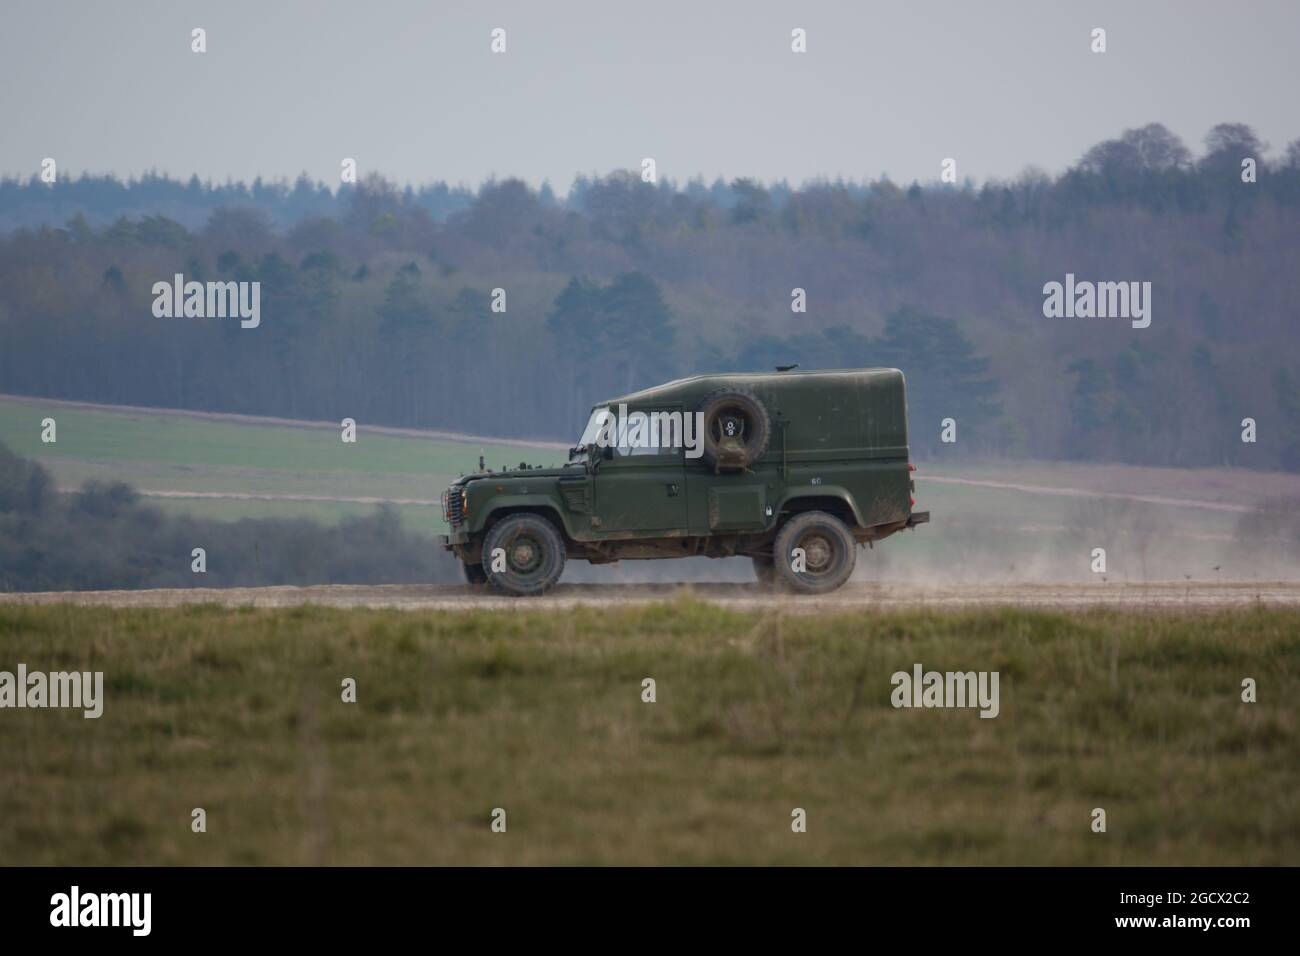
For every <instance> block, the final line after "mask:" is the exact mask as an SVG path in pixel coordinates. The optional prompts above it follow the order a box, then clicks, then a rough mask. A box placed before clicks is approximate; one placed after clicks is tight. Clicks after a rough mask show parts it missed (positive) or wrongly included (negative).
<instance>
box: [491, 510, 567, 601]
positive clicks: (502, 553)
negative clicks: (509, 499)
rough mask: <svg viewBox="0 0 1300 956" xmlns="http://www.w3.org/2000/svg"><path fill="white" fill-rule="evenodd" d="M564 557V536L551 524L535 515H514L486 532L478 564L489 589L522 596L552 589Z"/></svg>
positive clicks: (562, 566)
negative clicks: (481, 560)
mask: <svg viewBox="0 0 1300 956" xmlns="http://www.w3.org/2000/svg"><path fill="white" fill-rule="evenodd" d="M564 557H565V553H564V538H562V537H561V536H560V533H559V532H558V531H557V530H555V525H553V524H551V523H550V522H549V521H547V520H546V519H545V518H542V517H539V516H538V515H532V514H517V515H509V516H508V517H505V518H502V519H501V520H500V521H498V522H497V523H496V524H494V525H493V526H492V529H491V530H490V531H489V532H488V533H487V536H486V537H485V538H484V539H483V563H482V564H481V565H480V567H482V568H483V571H484V574H485V575H486V576H487V583H488V585H489V586H490V587H491V588H492V589H493V590H496V591H500V592H501V593H502V594H510V595H515V596H518V597H524V596H530V595H536V594H545V593H546V592H547V591H549V590H550V589H551V588H553V587H554V586H555V582H556V581H558V580H560V575H561V574H563V573H564ZM494 567H495V568H501V570H499V571H498V570H494Z"/></svg>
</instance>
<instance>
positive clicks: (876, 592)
mask: <svg viewBox="0 0 1300 956" xmlns="http://www.w3.org/2000/svg"><path fill="white" fill-rule="evenodd" d="M685 594H689V595H691V596H693V597H695V598H698V599H700V600H705V601H711V602H713V603H716V604H720V605H723V606H727V607H735V608H737V609H764V610H769V609H770V610H775V609H780V610H781V611H785V612H791V613H797V614H798V613H813V612H817V611H846V610H876V609H881V608H919V607H930V608H953V607H969V606H984V607H988V606H1016V607H1049V608H1051V607H1055V608H1062V609H1080V608H1089V607H1125V608H1133V609H1151V610H1185V609H1197V610H1202V609H1207V608H1221V607H1244V606H1249V605H1252V604H1255V603H1263V604H1268V605H1292V606H1300V582H1267V583H1246V584H1241V583H1230V584H1229V583H1225V584H1215V583H1212V582H1205V581H1192V582H1165V583H1158V584H1146V585H1124V584H1115V583H1109V584H1083V585H1081V584H997V585H951V586H944V587H933V586H913V585H904V584H853V585H849V586H847V587H845V588H843V589H841V590H840V591H837V592H836V593H834V594H831V595H828V596H826V597H817V598H812V597H792V596H789V595H772V594H769V593H765V592H762V591H760V590H759V589H758V588H757V586H756V585H751V584H734V583H728V584H722V583H716V584H715V583H696V584H694V585H690V586H686V585H666V584H568V585H565V584H562V585H560V586H559V587H557V588H556V589H555V590H554V591H553V592H552V593H551V594H549V595H547V596H546V597H543V598H532V599H512V598H503V597H497V596H493V595H490V594H481V593H480V594H470V593H469V592H468V591H466V589H465V588H463V587H459V586H454V585H406V584H396V585H381V586H372V585H322V586H318V587H301V588H297V587H267V588H229V589H216V588H175V589H159V590H149V591H54V592H45V593H38V594H0V603H11V604H13V603H17V604H57V603H71V604H88V605H102V606H105V607H174V606H176V605H180V604H199V603H216V604H223V605H226V606H227V607H247V606H252V607H293V606H296V605H302V604H319V605H323V606H328V607H344V608H346V607H373V608H399V609H403V610H443V611H458V610H469V609H475V608H491V609H500V610H510V611H524V610H555V609H561V608H568V607H573V606H575V605H628V604H645V603H656V602H661V601H665V600H671V599H673V598H674V597H677V596H679V595H685Z"/></svg>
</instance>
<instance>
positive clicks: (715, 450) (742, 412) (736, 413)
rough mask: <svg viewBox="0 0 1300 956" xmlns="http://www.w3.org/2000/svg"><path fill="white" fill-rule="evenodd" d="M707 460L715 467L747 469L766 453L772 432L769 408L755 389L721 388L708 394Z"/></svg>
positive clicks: (704, 410) (704, 407) (703, 406)
mask: <svg viewBox="0 0 1300 956" xmlns="http://www.w3.org/2000/svg"><path fill="white" fill-rule="evenodd" d="M699 410H700V412H701V413H702V414H703V416H704V442H703V445H704V453H703V455H702V456H701V457H702V458H703V459H704V463H705V464H706V465H708V466H709V467H711V468H713V469H714V470H715V471H743V470H744V469H746V468H748V467H749V466H750V465H752V464H754V462H756V461H758V460H759V459H760V458H762V457H763V453H764V452H766V451H767V443H768V441H769V440H770V438H771V435H772V422H771V419H770V418H769V417H768V414H767V409H766V408H765V407H764V406H763V403H762V402H760V401H759V400H758V396H757V395H755V394H754V393H753V392H750V391H746V390H745V389H743V388H721V389H718V391H716V392H712V393H711V394H709V395H707V396H705V398H704V402H703V403H702V404H701V405H700V408H699Z"/></svg>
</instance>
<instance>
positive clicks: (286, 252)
mask: <svg viewBox="0 0 1300 956" xmlns="http://www.w3.org/2000/svg"><path fill="white" fill-rule="evenodd" d="M1247 158H1250V159H1253V160H1254V161H1255V162H1256V164H1257V171H1256V181H1254V182H1244V181H1243V169H1242V163H1243V160H1244V159H1247ZM938 168H939V167H938V162H937V160H936V173H937V172H938ZM175 273H182V274H183V275H184V276H185V278H186V279H187V280H197V281H212V280H220V281H227V280H236V281H260V282H261V324H260V326H259V327H258V328H256V329H241V328H240V325H239V322H238V320H232V319H215V318H205V319H196V318H189V319H185V318H165V319H164V318H156V317H155V316H154V314H153V311H152V303H153V298H154V296H153V293H152V291H151V290H152V287H153V284H154V283H155V282H159V281H168V282H170V281H171V279H172V276H173V275H174V274H175ZM1067 273H1072V274H1074V275H1075V276H1076V277H1078V278H1079V279H1080V280H1091V281H1139V282H1140V281H1149V282H1151V284H1152V322H1151V326H1150V327H1149V328H1146V329H1134V328H1131V327H1130V323H1129V322H1128V321H1126V320H1122V319H1118V320H1117V319H1081V318H1071V319H1061V318H1055V319H1048V318H1045V317H1044V315H1043V285H1044V283H1047V282H1051V281H1056V282H1061V281H1063V280H1064V278H1065V276H1066V274H1067ZM496 289H500V290H503V291H504V300H503V301H504V307H505V311H504V312H501V311H494V309H493V303H494V299H495V301H497V302H498V303H501V302H502V297H501V296H499V295H497V296H494V292H493V290H496ZM795 289H802V290H804V291H805V294H806V311H805V312H797V311H794V310H792V308H791V303H792V292H793V290H795ZM1298 303H1300V140H1297V141H1296V142H1293V143H1291V144H1290V145H1289V146H1288V147H1286V148H1285V149H1284V150H1281V151H1280V152H1275V153H1271V152H1270V151H1269V149H1268V147H1267V146H1266V145H1265V144H1263V143H1260V142H1259V140H1258V138H1257V137H1256V135H1255V134H1254V132H1253V131H1252V130H1251V129H1250V128H1249V127H1247V126H1245V125H1242V124H1237V123H1229V124H1222V125H1219V126H1216V127H1215V128H1214V129H1212V130H1211V131H1210V133H1209V134H1208V135H1207V137H1206V141H1205V144H1204V148H1203V149H1202V150H1201V151H1200V152H1199V154H1198V155H1195V156H1194V155H1193V154H1192V152H1191V151H1190V150H1189V149H1188V148H1187V147H1186V146H1185V145H1184V144H1183V143H1182V142H1180V141H1179V140H1178V138H1177V137H1175V136H1173V135H1172V134H1171V133H1170V132H1169V131H1168V130H1167V129H1165V128H1164V127H1163V126H1160V125H1159V124H1151V125H1149V126H1145V127H1142V128H1140V129H1134V130H1128V131H1126V132H1124V133H1123V134H1122V135H1121V136H1120V137H1119V138H1117V139H1114V140H1109V141H1106V142H1103V143H1100V144H1098V145H1097V146H1095V147H1093V148H1092V149H1090V150H1089V151H1088V152H1087V153H1086V154H1085V155H1084V156H1083V157H1081V158H1080V160H1079V162H1078V163H1077V164H1076V165H1075V166H1074V167H1072V168H1070V169H1069V170H1067V171H1065V172H1064V173H1062V174H1061V175H1059V176H1056V177H1051V176H1048V175H1046V174H1044V173H1041V172H1037V171H1032V170H1031V171H1026V172H1024V173H1022V174H1021V175H1020V176H1019V177H1018V178H1016V179H1014V180H1011V181H1006V182H989V183H985V184H983V185H976V184H972V183H970V182H965V183H939V182H935V183H931V184H926V185H922V184H919V183H913V184H911V185H905V184H896V183H893V182H891V181H889V180H888V179H881V180H879V181H876V182H872V183H847V182H829V181H828V182H813V183H806V184H804V185H801V186H799V187H791V186H789V185H788V184H785V183H776V184H770V183H769V184H764V183H759V182H755V181H752V180H748V179H736V180H734V181H731V182H723V181H718V182H715V183H712V184H707V183H705V182H703V181H699V180H695V181H691V182H688V183H685V184H684V185H682V184H679V183H675V182H672V181H670V180H668V179H664V180H661V181H659V182H658V183H646V182H643V181H642V179H641V176H640V174H639V171H625V172H615V173H613V174H610V175H607V176H602V177H597V176H591V177H586V176H581V177H578V179H577V180H576V181H575V182H574V184H573V186H572V188H571V190H570V191H569V193H568V195H567V196H565V197H563V198H559V197H557V196H556V194H555V193H554V192H553V191H552V190H551V189H550V188H549V187H543V188H541V189H540V190H538V189H533V188H530V187H529V186H528V185H526V184H525V183H523V182H521V181H519V180H516V179H502V180H491V181H488V182H486V183H484V184H483V185H482V186H480V187H479V188H477V189H474V190H471V189H466V188H461V187H450V186H448V185H446V184H444V183H437V184H434V185H428V186H423V187H419V188H413V187H406V188H401V187H399V186H397V185H394V184H392V183H390V182H388V181H386V180H384V179H382V178H380V177H379V176H376V175H371V176H369V177H366V178H363V180H362V181H361V183H359V184H357V185H355V186H346V187H343V188H341V189H337V190H332V189H330V188H327V187H326V186H325V185H324V184H321V183H313V182H310V181H309V180H307V179H306V178H300V179H299V180H298V181H297V182H295V183H292V184H289V183H265V182H262V181H260V180H259V181H258V182H255V183H254V184H252V185H251V186H247V185H245V184H230V183H227V184H224V185H214V184H212V183H203V182H200V181H199V180H198V179H196V178H191V179H190V180H189V181H188V182H186V181H183V180H175V179H171V178H168V177H166V176H158V175H151V176H146V177H144V178H142V179H139V180H131V181H128V182H121V181H118V180H116V179H114V178H112V177H96V176H79V177H75V178H68V179H60V180H59V181H58V182H57V183H54V184H46V183H43V182H41V181H40V180H39V178H36V177H33V178H32V179H31V180H24V181H20V180H12V179H10V180H3V181H0V392H11V393H22V394H30V395H39V396H45V397H52V398H64V399H79V400H87V401H96V402H107V403H120V404H137V405H154V406H162V407H174V408H190V409H202V410H213V411H228V412H241V413H248V414H259V415H276V416H285V417H293V418H310V419H327V420H336V421H337V420H340V419H342V418H344V417H350V418H354V419H356V420H357V422H358V423H359V424H360V425H361V426H362V427H363V428H364V426H365V425H366V424H367V423H370V424H383V425H398V426H415V427H421V428H436V429H448V430H457V431H466V432H474V433H480V434H491V435H499V436H512V437H534V438H546V439H560V440H564V439H569V440H571V439H573V438H575V437H576V436H577V433H578V430H579V428H580V426H581V423H582V421H583V420H585V417H586V411H587V409H588V408H589V407H590V405H591V404H592V403H593V402H595V401H597V400H599V399H602V398H606V397H609V396H611V395H615V394H618V393H621V392H625V391H629V390H632V389H635V388H639V387H643V386H646V385H651V384H654V383H656V382H659V381H663V380H666V379H668V378H672V377H676V376H680V375H686V374H693V373H697V372H707V371H726V370H764V369H769V368H771V367H772V366H774V365H776V364H783V363H794V362H797V363H799V364H800V365H801V367H803V368H826V367H846V366H874V365H888V366H897V367H899V368H901V369H903V370H904V371H905V373H906V374H907V377H908V383H909V407H910V417H911V427H912V436H911V437H912V444H913V447H914V449H915V450H916V452H917V454H918V457H922V458H925V457H927V456H928V457H937V456H943V457H948V456H958V455H983V456H988V455H995V456H1008V457H1034V458H1063V459H1082V460H1088V461H1123V462H1130V463H1140V464H1154V465H1173V466H1200V465H1222V464H1232V465H1241V466H1246V467H1252V468H1268V469H1277V468H1283V469H1287V470H1292V471H1300V348H1298V347H1297V326H1298V322H1297V319H1298V316H1297V310H1298V308H1300V307H1298V305H1297V304H1298ZM945 418H953V419H955V420H956V422H957V442H956V443H955V444H943V443H941V442H940V430H941V421H942V420H943V419H945ZM1245 418H1251V419H1254V420H1255V421H1256V422H1257V430H1258V441H1257V442H1256V443H1253V444H1247V443H1243V442H1242V440H1241V433H1242V420H1243V419H1245Z"/></svg>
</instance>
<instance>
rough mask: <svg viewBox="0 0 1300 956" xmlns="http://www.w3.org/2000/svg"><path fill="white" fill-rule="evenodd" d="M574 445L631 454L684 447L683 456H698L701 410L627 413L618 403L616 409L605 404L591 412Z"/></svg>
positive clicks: (701, 449) (701, 441)
mask: <svg viewBox="0 0 1300 956" xmlns="http://www.w3.org/2000/svg"><path fill="white" fill-rule="evenodd" d="M578 444H579V445H595V446H596V447H597V448H617V449H619V450H620V451H623V452H624V453H625V454H632V455H635V454H654V453H656V452H658V451H662V450H673V449H677V448H685V449H686V457H687V458H699V457H700V456H701V455H703V454H704V413H703V412H687V413H686V414H682V413H681V412H663V411H656V412H648V413H647V412H629V411H628V410H627V404H626V403H623V402H620V403H619V405H618V410H617V411H615V410H614V409H613V408H608V407H605V408H598V409H596V410H595V411H594V412H592V414H591V420H590V421H588V422H587V427H586V429H584V430H583V433H582V438H581V439H580V440H579V442H578Z"/></svg>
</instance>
